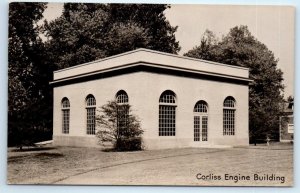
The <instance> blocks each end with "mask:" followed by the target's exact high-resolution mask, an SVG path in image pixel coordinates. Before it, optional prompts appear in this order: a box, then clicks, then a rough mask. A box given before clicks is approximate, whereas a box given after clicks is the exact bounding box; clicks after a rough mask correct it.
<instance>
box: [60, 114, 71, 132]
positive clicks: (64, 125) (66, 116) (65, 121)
mask: <svg viewBox="0 0 300 193" xmlns="http://www.w3.org/2000/svg"><path fill="white" fill-rule="evenodd" d="M62 120H63V121H62V133H65V134H68V133H69V127H70V126H69V123H70V109H63V110H62Z"/></svg>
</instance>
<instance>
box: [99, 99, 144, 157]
mask: <svg viewBox="0 0 300 193" xmlns="http://www.w3.org/2000/svg"><path fill="white" fill-rule="evenodd" d="M98 111H99V112H100V114H99V115H98V116H97V118H96V123H97V128H98V130H97V133H96V136H97V137H98V139H99V142H100V143H101V144H103V145H105V144H107V143H111V144H112V145H113V148H114V149H115V150H117V151H133V150H141V149H142V138H141V136H142V134H143V132H144V131H143V130H142V129H141V126H140V121H139V120H138V117H137V116H135V115H133V114H132V110H131V106H130V105H129V104H128V103H122V104H119V103H117V101H109V102H108V103H107V104H105V105H103V106H101V107H100V109H99V110H98Z"/></svg>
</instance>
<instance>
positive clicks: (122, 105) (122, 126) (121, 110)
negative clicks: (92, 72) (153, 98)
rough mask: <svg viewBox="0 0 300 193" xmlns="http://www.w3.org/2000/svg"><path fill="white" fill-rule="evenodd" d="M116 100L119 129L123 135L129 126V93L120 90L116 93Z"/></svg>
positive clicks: (119, 132)
mask: <svg viewBox="0 0 300 193" xmlns="http://www.w3.org/2000/svg"><path fill="white" fill-rule="evenodd" d="M116 101H117V104H118V109H117V131H118V134H119V135H121V136H122V135H123V134H124V133H123V132H126V131H127V129H126V127H127V126H128V115H129V110H128V107H129V106H128V105H127V104H128V101H129V99H128V95H127V93H126V92H125V91H124V90H120V91H118V92H117V94H116Z"/></svg>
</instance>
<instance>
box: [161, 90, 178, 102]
mask: <svg viewBox="0 0 300 193" xmlns="http://www.w3.org/2000/svg"><path fill="white" fill-rule="evenodd" d="M159 102H160V103H175V96H174V94H173V93H172V92H165V93H164V95H162V96H161V97H160V99H159Z"/></svg>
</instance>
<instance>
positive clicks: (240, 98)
mask: <svg viewBox="0 0 300 193" xmlns="http://www.w3.org/2000/svg"><path fill="white" fill-rule="evenodd" d="M249 82H250V80H249V69H248V68H244V67H238V66H232V65H225V64H221V63H215V62H210V61H204V60H199V59H194V58H189V57H183V56H178V55H173V54H168V53H163V52H158V51H153V50H148V49H137V50H134V51H130V52H126V53H123V54H119V55H116V56H111V57H108V58H104V59H101V60H97V61H94V62H90V63H85V64H81V65H78V66H74V67H70V68H66V69H62V70H58V71H55V72H54V80H53V82H51V84H52V85H53V87H54V104H53V105H54V112H53V118H54V124H53V140H54V144H55V145H62V146H99V145H98V144H97V139H96V137H95V136H94V135H95V131H96V129H97V128H96V125H95V118H94V117H95V114H96V113H97V111H96V108H97V107H99V106H102V105H103V104H106V103H107V101H110V100H113V99H115V98H116V99H117V100H118V102H121V103H122V102H128V103H129V104H130V105H131V106H132V109H133V111H134V112H133V113H134V114H135V115H137V116H138V117H139V119H140V120H141V126H142V129H143V130H144V134H143V142H144V145H145V148H147V149H159V148H177V147H207V146H245V145H248V144H249V132H248V84H249Z"/></svg>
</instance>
